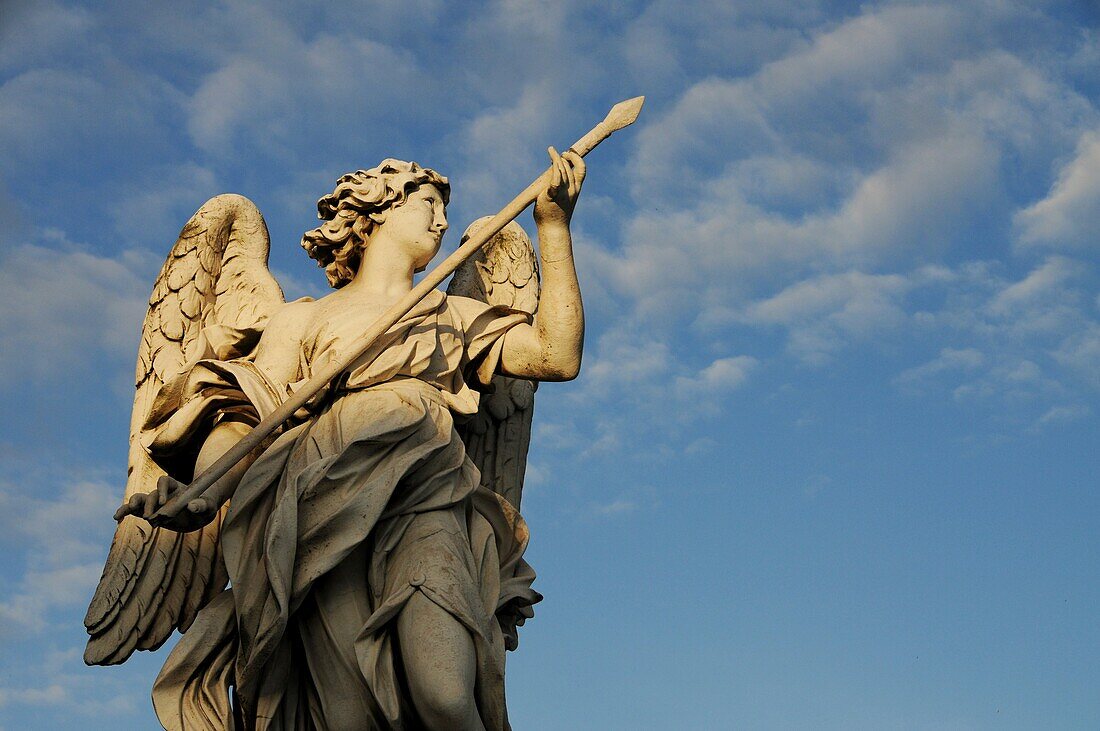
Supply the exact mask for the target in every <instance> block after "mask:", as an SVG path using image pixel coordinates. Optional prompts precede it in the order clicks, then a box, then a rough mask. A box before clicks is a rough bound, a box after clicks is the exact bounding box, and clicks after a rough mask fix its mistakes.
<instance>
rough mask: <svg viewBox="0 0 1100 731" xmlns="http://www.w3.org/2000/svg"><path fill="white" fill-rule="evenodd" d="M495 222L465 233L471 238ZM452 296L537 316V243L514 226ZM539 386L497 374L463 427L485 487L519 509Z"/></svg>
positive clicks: (467, 270) (472, 264)
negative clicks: (479, 404)
mask: <svg viewBox="0 0 1100 731" xmlns="http://www.w3.org/2000/svg"><path fill="white" fill-rule="evenodd" d="M488 220H489V219H488V218H482V219H479V220H477V221H475V222H474V223H472V224H471V225H470V227H469V228H468V229H467V230H466V233H465V234H463V239H464V240H465V239H466V238H468V237H469V236H470V235H471V234H472V233H473V232H475V231H476V230H477V228H478V227H480V226H482V225H484V224H485V223H486V222H487V221H488ZM447 293H448V294H452V295H458V296H462V297H469V298H471V299H476V300H480V301H482V302H486V303H488V304H490V305H504V306H507V307H511V308H513V309H517V310H523V311H524V312H529V313H531V314H534V313H535V311H536V310H537V309H538V305H539V271H538V258H537V257H536V255H535V250H534V247H533V246H532V245H531V239H530V238H528V236H527V234H526V233H525V232H524V230H523V228H522V227H521V226H520V225H519V224H518V223H516V222H515V221H512V222H511V223H509V224H508V225H507V226H505V227H504V229H503V230H502V231H501V232H500V233H498V234H497V235H496V236H494V237H493V238H492V239H490V240H489V242H488V243H486V244H485V246H484V247H482V249H481V250H480V251H479V252H478V253H477V254H476V255H474V256H473V257H471V258H470V259H468V260H467V261H466V262H465V263H463V265H462V266H461V267H459V269H458V270H457V271H456V272H455V275H454V278H453V279H452V280H451V284H450V286H449V287H448V288H447ZM537 388H538V383H536V382H535V381H525V380H522V379H519V378H509V377H507V376H501V375H496V376H494V377H493V382H492V388H491V389H490V390H489V392H488V393H485V394H484V395H483V396H482V397H481V408H480V409H479V410H478V413H477V414H476V415H475V416H474V417H473V418H471V419H470V420H469V421H467V422H466V423H465V424H463V425H461V426H460V427H459V433H460V434H461V435H462V439H463V441H464V442H465V443H466V452H467V454H469V455H470V458H471V459H473V461H474V463H475V464H476V465H477V466H478V468H480V470H481V483H482V484H483V485H484V486H486V487H488V488H489V489H490V490H493V491H494V492H496V493H498V494H499V495H501V496H502V497H504V498H505V499H506V500H507V501H508V502H509V503H511V504H512V506H513V507H515V508H516V509H517V510H518V509H519V507H520V498H521V496H522V493H523V477H524V474H525V472H526V470H527V448H528V446H529V445H530V442H531V418H532V416H533V415H534V404H535V390H536V389H537Z"/></svg>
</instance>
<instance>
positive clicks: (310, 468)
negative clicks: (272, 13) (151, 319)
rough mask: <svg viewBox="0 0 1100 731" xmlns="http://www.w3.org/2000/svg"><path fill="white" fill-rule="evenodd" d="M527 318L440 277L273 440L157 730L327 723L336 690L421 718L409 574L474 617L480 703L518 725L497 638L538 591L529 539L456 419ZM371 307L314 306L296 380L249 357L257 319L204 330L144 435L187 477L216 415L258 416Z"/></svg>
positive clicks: (252, 473) (250, 483)
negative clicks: (485, 480)
mask: <svg viewBox="0 0 1100 731" xmlns="http://www.w3.org/2000/svg"><path fill="white" fill-rule="evenodd" d="M360 319H362V318H360ZM529 321H530V316H529V315H527V314H526V313H522V312H517V311H514V310H509V309H507V308H498V307H489V306H488V305H485V304H483V303H481V302H477V301H475V300H471V299H467V298H462V297H448V296H446V295H444V294H443V293H442V292H439V291H435V292H433V293H432V294H431V295H429V296H428V297H427V298H425V300H423V301H422V302H421V303H420V304H419V305H418V306H417V307H416V308H414V309H413V310H412V312H410V313H409V314H408V315H407V316H405V317H404V318H403V319H402V320H401V321H400V322H398V323H397V324H396V325H394V326H393V327H392V328H391V329H390V330H389V331H388V332H387V333H386V334H385V335H384V336H383V337H382V338H381V339H380V341H379V342H378V344H376V346H374V347H373V348H372V350H371V351H370V352H368V353H367V354H365V355H364V356H363V357H362V358H360V359H359V360H358V361H357V363H356V365H354V366H353V367H352V368H350V369H349V370H348V371H346V372H345V374H344V375H343V376H342V377H341V378H340V379H337V381H336V382H335V383H333V384H331V385H330V387H329V388H328V389H327V390H326V391H325V392H323V393H322V394H319V396H318V397H317V398H314V399H313V400H311V402H310V404H309V405H308V406H307V407H305V408H304V409H303V410H300V411H299V413H298V414H297V415H296V418H295V420H293V421H292V422H290V423H289V424H288V425H287V426H286V427H284V429H283V430H282V431H281V433H279V434H278V436H277V437H276V438H274V439H273V440H270V443H269V444H267V446H266V447H265V448H264V449H263V451H262V453H261V454H260V456H259V457H258V458H257V459H256V461H255V462H254V463H253V464H252V465H251V466H250V467H249V469H248V470H247V472H246V473H245V474H244V476H243V478H242V479H241V482H240V484H239V485H238V487H237V488H236V491H235V492H234V494H233V496H232V499H231V501H230V505H229V509H228V512H227V513H226V515H225V520H224V522H223V525H222V528H221V537H220V540H221V546H222V551H223V555H224V560H225V564H226V567H227V569H228V574H229V577H230V587H229V588H227V589H226V590H225V591H223V592H222V593H221V594H220V595H218V596H217V597H215V598H214V599H213V600H212V601H211V602H210V603H209V604H208V605H207V606H206V607H204V608H203V609H202V610H201V611H200V612H199V614H198V616H197V618H196V620H195V622H194V624H193V625H192V626H191V627H190V628H189V629H188V631H187V632H186V633H185V634H184V636H183V637H182V638H181V640H180V642H179V643H178V645H177V646H176V647H175V648H174V650H173V651H172V653H171V654H170V656H169V658H168V660H167V662H166V663H165V666H164V668H163V670H162V671H161V673H160V675H159V676H158V678H157V682H156V684H155V685H154V688H153V702H154V707H155V708H156V712H157V715H158V718H159V719H160V721H161V723H162V725H164V727H165V728H166V729H169V730H170V731H176V730H177V729H179V730H183V729H188V730H190V729H227V728H235V727H236V728H244V729H256V730H257V731H297V730H304V729H310V728H325V727H326V726H327V725H329V724H328V722H327V720H326V719H328V718H329V717H330V715H331V713H332V712H333V709H334V708H335V707H336V705H339V704H343V713H344V714H345V715H346V714H347V713H348V712H349V711H348V709H349V708H351V709H352V710H351V712H352V713H353V714H355V717H356V718H360V719H361V724H359V726H358V727H360V728H364V729H374V728H376V729H390V728H392V729H416V728H420V725H421V724H420V721H419V719H418V718H417V715H416V712H415V709H414V708H413V705H412V701H411V699H410V698H409V693H408V690H407V688H408V685H407V683H406V681H405V679H404V675H403V673H404V669H403V666H402V663H401V657H400V652H399V649H398V647H397V642H396V641H397V637H396V618H397V616H398V615H399V614H400V612H401V610H402V608H403V607H404V606H405V604H406V602H408V600H409V598H410V597H411V596H412V595H413V594H414V593H416V592H419V593H421V594H423V596H425V597H427V599H429V600H430V601H432V602H433V603H435V604H436V605H438V606H439V607H441V608H442V609H443V610H445V611H446V612H447V613H448V614H450V615H451V616H453V617H454V618H455V619H456V620H458V622H460V623H461V624H462V626H464V627H465V628H466V629H467V630H468V631H469V633H470V635H471V637H472V638H473V641H474V647H475V650H476V655H477V662H476V665H477V679H476V684H475V687H476V692H475V695H476V702H477V707H478V711H479V713H480V715H481V718H482V721H483V722H484V723H485V726H486V728H488V729H500V730H504V729H508V728H509V726H508V720H507V712H506V709H505V703H504V652H505V649H513V648H514V647H515V644H516V631H517V626H518V625H521V624H522V623H523V622H524V620H525V619H527V618H529V617H530V616H532V611H531V606H532V605H533V604H534V603H535V602H537V601H538V600H539V599H540V598H541V597H540V596H539V595H538V594H537V592H535V591H533V590H532V588H531V583H532V581H533V580H534V572H533V571H532V570H531V567H530V566H529V565H528V564H527V563H526V562H525V561H524V560H523V557H522V556H523V552H524V549H525V548H526V545H527V540H528V533H527V528H526V525H525V524H524V522H523V520H522V518H521V517H520V516H519V514H518V513H517V512H516V511H515V510H514V509H513V508H512V507H511V506H510V505H509V504H508V503H507V502H506V501H505V500H503V499H502V498H500V497H499V496H498V495H496V494H495V493H493V492H491V491H489V490H487V489H486V488H484V487H481V486H480V485H479V483H480V473H479V472H478V469H477V467H476V466H475V465H474V464H473V463H472V462H471V460H470V459H469V457H468V456H467V455H466V452H465V448H464V446H463V443H462V440H461V438H460V437H459V435H458V433H457V432H456V430H455V426H454V423H455V422H454V420H455V418H463V417H466V416H469V415H471V414H474V413H476V411H477V408H478V397H479V394H478V392H477V391H476V390H475V389H476V388H482V387H484V386H485V385H487V384H488V383H489V380H490V378H491V377H492V375H493V373H494V372H496V370H497V367H498V365H499V361H500V353H501V349H502V347H503V336H504V334H505V333H506V332H507V331H508V330H509V329H510V328H511V327H513V326H515V325H516V324H519V323H522V322H529ZM367 324H369V322H358V321H357V319H356V315H355V313H349V315H348V317H347V318H343V317H342V318H341V319H340V320H339V321H338V322H333V323H321V324H320V325H319V326H318V327H316V328H315V329H314V331H313V332H311V333H309V334H308V335H307V337H306V338H305V339H304V341H303V343H302V348H301V357H300V362H299V368H298V374H297V375H298V378H296V379H295V380H294V382H293V383H290V384H282V383H278V382H275V381H274V380H273V379H272V378H271V377H269V376H268V375H267V374H265V373H263V372H262V371H261V370H260V369H259V368H257V366H256V365H255V362H254V357H253V356H254V345H255V343H256V341H257V339H258V337H259V336H260V332H259V330H258V329H256V328H254V329H251V330H241V331H238V330H229V329H227V328H211V329H209V332H204V333H203V337H202V338H200V341H201V344H200V346H199V352H198V354H197V356H196V357H195V358H193V360H192V364H191V365H190V366H189V367H188V368H186V369H184V371H183V373H181V375H180V376H179V377H178V378H175V379H173V380H171V381H169V382H168V383H166V384H165V386H164V387H163V389H162V391H161V393H160V394H158V396H157V399H156V402H155V403H154V406H153V409H152V412H151V414H150V417H149V419H148V422H147V424H146V426H145V429H144V430H143V432H142V440H143V443H144V444H145V445H146V446H147V448H148V449H149V451H150V453H151V454H152V455H153V456H154V458H155V459H157V460H158V462H160V463H161V464H162V465H163V466H164V467H165V468H166V469H167V470H168V471H169V474H172V475H173V476H176V477H177V478H178V479H185V480H186V479H189V478H190V471H193V469H194V457H195V455H196V454H197V449H198V446H199V445H201V441H202V438H203V437H204V436H205V434H207V433H209V430H210V429H211V428H212V426H213V425H214V424H216V423H218V421H220V420H222V419H236V420H243V421H246V422H255V421H258V420H259V419H261V418H262V417H264V416H265V415H266V414H268V413H270V412H271V411H272V410H273V409H274V408H276V406H278V404H279V403H280V402H281V401H282V400H283V399H285V398H286V395H287V394H289V393H292V392H293V391H294V390H295V389H296V388H297V387H300V386H301V384H302V383H304V382H305V381H306V380H307V379H308V378H309V377H310V374H311V373H312V372H313V371H314V370H318V369H320V368H322V367H323V365H324V363H325V362H326V361H328V360H329V359H333V358H340V357H343V354H344V353H346V352H348V351H349V350H350V349H351V347H352V346H353V345H354V341H355V337H356V335H357V334H358V333H360V332H362V331H363V330H364V329H365V326H366V325H367ZM230 687H232V689H233V694H234V698H233V702H231V701H230V693H229V688H230ZM234 717H235V719H234Z"/></svg>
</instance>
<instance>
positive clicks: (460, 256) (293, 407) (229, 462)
mask: <svg viewBox="0 0 1100 731" xmlns="http://www.w3.org/2000/svg"><path fill="white" fill-rule="evenodd" d="M644 101H645V97H643V96H639V97H635V98H633V99H627V100H626V101H622V102H619V103H618V104H616V105H615V106H613V107H612V108H611V111H610V112H608V113H607V116H606V117H604V120H603V121H602V122H600V123H599V124H597V125H596V126H595V127H593V128H592V129H591V130H590V131H589V132H588V134H586V135H585V136H584V137H581V138H580V139H579V140H577V141H576V142H574V143H573V145H572V147H570V148H569V149H570V150H572V151H573V152H575V153H577V154H578V155H580V156H581V157H584V156H585V155H587V154H588V153H589V152H591V151H592V150H593V149H595V147H596V145H598V144H600V143H601V142H603V141H604V140H606V139H607V138H608V137H610V136H611V134H612V133H613V132H616V131H618V130H620V129H622V128H623V127H626V126H628V125H630V124H633V123H634V120H635V119H637V118H638V113H639V112H641V110H642V103H643V102H644ZM552 173H553V169H552V168H550V169H547V170H546V171H545V172H544V173H543V174H542V175H540V176H539V177H538V178H536V179H535V180H534V181H533V182H532V183H531V184H530V185H528V186H527V187H526V188H525V189H524V191H523V192H522V193H520V194H519V195H517V196H516V197H515V198H513V199H512V201H511V202H510V203H509V204H508V205H506V206H505V207H504V208H503V209H502V210H501V211H500V212H499V213H497V214H496V215H495V216H493V217H492V219H491V220H490V221H489V223H488V224H486V225H485V226H483V227H482V228H480V229H479V230H478V232H477V233H476V234H474V235H473V236H471V237H470V238H469V239H468V240H467V241H466V243H464V244H463V245H462V246H460V247H459V248H458V249H457V250H456V251H455V252H454V253H453V254H451V255H450V256H448V257H447V258H446V259H445V260H443V262H442V263H441V264H440V265H439V266H437V267H436V268H435V269H433V270H432V271H431V272H429V273H428V274H426V275H425V276H424V278H423V279H422V280H420V283H419V284H417V285H416V286H415V287H413V288H412V289H411V290H410V291H409V293H408V294H406V295H405V296H404V297H402V298H401V299H400V300H398V301H397V302H396V303H395V304H394V305H393V306H392V307H390V309H388V310H386V312H385V313H384V314H383V315H382V316H381V317H379V318H378V319H377V320H375V322H374V324H373V325H371V326H370V327H369V328H367V330H366V332H365V333H364V334H363V340H362V343H361V345H360V346H359V347H358V348H356V349H355V351H354V352H352V353H351V354H349V355H348V357H347V358H345V359H344V360H342V361H340V362H337V363H334V364H333V365H331V366H330V367H329V368H326V369H325V370H322V371H320V372H318V373H315V374H314V375H313V377H312V378H310V379H309V380H308V381H307V382H306V383H305V385H304V386H303V387H302V388H301V389H299V390H298V391H296V392H295V393H294V394H293V395H291V396H290V397H289V398H288V399H287V400H286V401H284V402H283V403H282V405H280V406H279V407H278V408H277V409H275V410H274V411H273V412H271V413H270V414H268V415H267V416H266V417H264V419H263V420H261V421H260V423H259V424H257V425H256V426H254V427H253V428H252V431H250V432H249V433H248V434H246V435H245V436H244V437H243V438H242V439H241V440H240V441H239V442H237V443H236V444H235V445H233V447H231V448H230V449H229V450H228V451H226V453H225V454H223V455H222V456H221V457H220V458H219V459H218V460H217V461H216V462H214V464H212V465H210V466H209V467H208V468H207V469H206V470H205V471H203V473H202V474H200V475H199V476H198V477H196V478H195V479H194V480H193V481H192V482H191V484H190V485H188V486H187V487H186V488H185V489H183V490H181V491H180V492H178V493H176V495H174V496H173V497H172V498H171V499H169V500H168V501H167V502H166V503H165V504H164V505H162V506H161V507H160V509H158V510H157V511H156V512H154V513H153V514H152V515H151V516H150V519H151V520H155V519H157V518H168V517H171V516H174V515H176V514H177V513H179V511H180V510H181V509H182V508H183V506H185V505H187V504H188V503H189V502H190V501H192V500H194V499H195V498H198V497H201V496H202V495H203V494H204V493H205V492H206V491H207V490H208V489H209V488H210V486H211V485H213V484H214V483H215V482H217V481H218V480H219V479H220V478H221V477H222V476H223V475H225V473H227V472H229V470H231V469H232V468H233V466H234V465H236V464H237V463H238V462H240V461H241V460H242V459H244V458H245V457H246V456H247V455H248V454H249V453H251V452H252V450H254V449H255V448H256V447H258V446H260V444H261V443H262V442H263V441H264V439H266V438H267V437H268V436H269V435H270V434H271V433H272V432H274V431H275V430H276V429H278V428H279V427H280V426H282V425H283V423H284V422H286V420H287V419H289V418H290V417H291V416H292V415H293V414H294V412H295V411H297V410H298V409H299V408H301V407H302V406H304V405H305V404H306V403H307V402H308V401H309V400H310V399H311V398H313V396H315V395H316V394H317V393H318V392H320V391H321V389H323V388H324V387H325V386H326V385H328V384H329V383H331V382H332V381H333V380H334V379H336V378H337V377H338V376H339V375H340V374H341V373H343V372H344V371H345V370H347V369H348V368H350V367H351V366H352V365H354V364H355V362H356V361H357V360H359V358H360V357H362V356H363V354H364V353H366V352H367V351H368V350H369V349H370V347H371V346H372V345H374V342H375V341H376V340H377V339H378V338H379V337H381V336H382V334H383V333H385V332H386V331H387V330H389V329H390V328H391V327H393V326H394V324H396V323H397V322H398V321H399V320H400V319H401V318H402V317H404V316H405V315H407V314H408V313H409V312H410V311H411V310H412V309H413V307H415V306H416V305H417V303H419V302H420V300H422V299H424V297H426V296H427V295H428V294H429V293H430V292H431V291H432V290H434V289H435V288H436V287H438V286H439V285H440V284H441V283H442V282H443V280H444V279H446V278H447V277H448V276H450V275H451V274H452V273H453V272H454V271H455V270H456V269H458V267H459V266H461V265H462V262H464V261H466V260H467V259H469V258H470V257H471V256H473V255H474V254H475V253H477V251H478V250H479V249H480V248H481V247H482V246H484V245H485V243H486V242H487V241H488V240H489V239H491V238H492V237H493V236H495V235H496V234H498V233H499V232H500V230H501V229H503V228H504V227H505V226H506V225H508V223H509V222H510V221H511V220H512V219H514V218H515V217H516V216H518V215H519V214H521V213H523V211H524V209H526V208H527V206H529V205H531V204H532V203H534V202H535V199H536V198H538V196H539V193H541V192H542V191H543V190H544V189H545V188H546V186H547V184H548V183H549V182H550V175H551V174H552Z"/></svg>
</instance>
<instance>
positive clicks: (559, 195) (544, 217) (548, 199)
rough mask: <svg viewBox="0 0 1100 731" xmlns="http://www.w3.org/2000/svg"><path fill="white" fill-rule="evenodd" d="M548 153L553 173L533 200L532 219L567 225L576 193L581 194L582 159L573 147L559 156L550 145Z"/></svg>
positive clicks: (583, 171) (582, 182)
mask: <svg viewBox="0 0 1100 731" xmlns="http://www.w3.org/2000/svg"><path fill="white" fill-rule="evenodd" d="M547 152H548V153H550V166H551V168H552V170H553V172H552V173H551V175H550V182H549V184H548V185H547V186H546V190H544V191H543V192H542V193H541V194H539V197H538V199H536V200H535V222H536V223H539V224H542V223H563V224H567V225H568V223H569V220H570V219H571V218H572V216H573V208H574V206H575V205H576V203H577V196H579V195H580V193H581V185H583V184H584V175H585V166H584V158H582V157H581V156H580V155H578V154H577V153H575V152H573V151H572V150H566V151H565V154H564V155H559V154H558V151H557V150H555V149H554V148H553V147H549V148H547Z"/></svg>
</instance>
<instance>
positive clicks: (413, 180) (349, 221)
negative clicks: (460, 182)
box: [302, 159, 451, 288]
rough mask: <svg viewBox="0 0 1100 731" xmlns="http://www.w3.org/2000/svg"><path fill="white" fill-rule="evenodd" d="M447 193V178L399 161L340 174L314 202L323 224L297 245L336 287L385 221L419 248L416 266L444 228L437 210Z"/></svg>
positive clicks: (436, 243) (424, 261) (431, 250)
mask: <svg viewBox="0 0 1100 731" xmlns="http://www.w3.org/2000/svg"><path fill="white" fill-rule="evenodd" d="M450 192H451V186H450V184H449V183H448V182H447V178H445V177H443V176H442V175H440V174H439V173H437V172H436V171H434V170H431V169H430V168H424V167H420V166H419V165H417V164H416V163H415V162H405V161H403V160H393V159H389V160H383V161H382V163H381V164H380V165H378V166H377V167H373V168H371V169H370V170H356V171H355V172H354V173H347V174H346V175H341V176H340V179H339V180H337V181H336V189H335V190H333V191H332V193H330V194H329V195H326V196H324V197H323V198H321V199H320V200H319V201H317V217H318V218H320V219H321V220H322V221H323V223H322V224H321V225H320V226H318V227H317V228H315V229H313V230H312V231H307V232H306V233H305V235H303V236H302V248H304V249H305V250H306V253H308V254H309V256H310V257H311V258H312V259H315V260H316V261H317V263H318V264H319V265H320V266H322V267H324V268H325V275H326V276H327V277H328V282H329V284H330V285H332V286H333V287H334V288H340V287H343V286H344V285H345V284H347V283H348V282H350V281H351V280H352V279H353V278H354V277H355V273H356V272H357V271H358V269H359V263H360V261H361V259H362V253H363V250H364V248H365V247H367V246H370V239H371V236H372V235H374V234H375V232H376V231H378V230H379V228H380V227H382V226H387V227H388V228H387V230H390V229H393V230H394V231H395V233H400V234H401V235H403V236H405V237H406V238H408V239H409V241H410V245H411V246H414V247H417V248H418V249H422V251H420V250H418V251H415V252H413V253H414V255H415V256H416V257H417V259H416V264H417V270H418V271H419V270H421V269H423V268H424V266H426V265H427V263H428V261H429V260H430V259H431V257H432V255H434V254H435V251H436V250H437V249H438V248H439V241H440V238H441V237H442V235H443V231H444V230H445V229H446V228H447V219H446V215H445V213H444V211H443V209H444V207H445V206H446V205H447V201H448V199H449V197H450ZM406 205H407V206H408V207H406ZM399 209H403V210H399Z"/></svg>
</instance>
